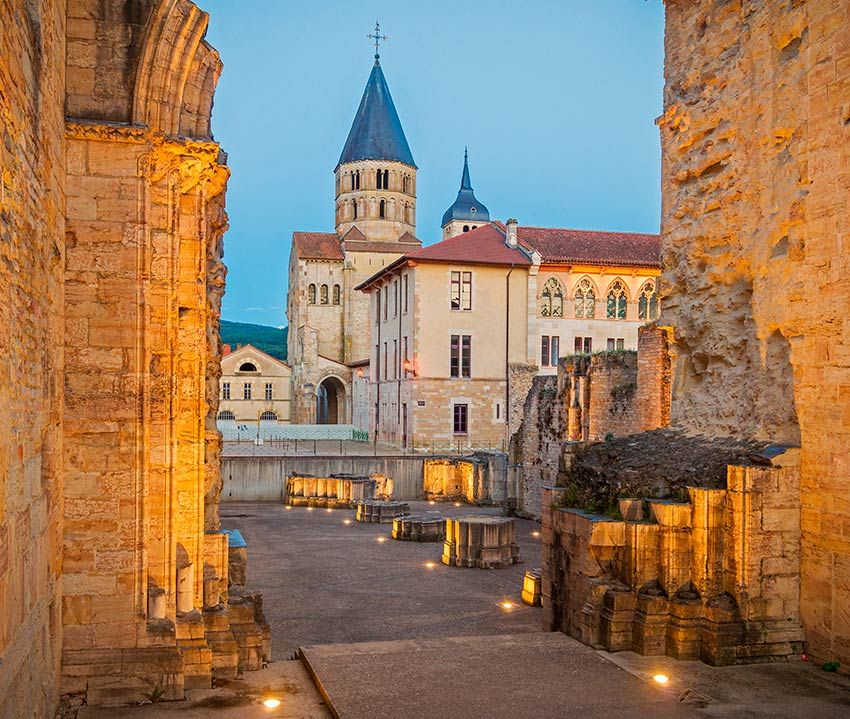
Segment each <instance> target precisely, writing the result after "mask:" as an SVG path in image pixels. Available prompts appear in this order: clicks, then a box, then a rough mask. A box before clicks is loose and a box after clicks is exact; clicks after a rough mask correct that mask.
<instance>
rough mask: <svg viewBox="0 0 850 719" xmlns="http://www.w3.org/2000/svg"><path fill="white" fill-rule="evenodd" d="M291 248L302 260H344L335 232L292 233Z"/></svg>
mask: <svg viewBox="0 0 850 719" xmlns="http://www.w3.org/2000/svg"><path fill="white" fill-rule="evenodd" d="M292 246H293V247H294V248H295V251H296V252H297V253H298V257H300V258H301V259H302V260H342V259H344V257H343V254H342V246H341V245H340V243H339V237H337V236H336V233H335V232H293V233H292Z"/></svg>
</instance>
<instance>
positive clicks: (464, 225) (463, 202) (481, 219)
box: [442, 148, 490, 240]
mask: <svg viewBox="0 0 850 719" xmlns="http://www.w3.org/2000/svg"><path fill="white" fill-rule="evenodd" d="M489 221H490V212H489V210H488V209H487V207H486V206H484V205H483V204H482V203H480V202H479V201H478V200H477V199H475V193H474V192H473V191H472V183H471V182H470V180H469V153H468V152H467V149H466V148H464V149H463V174H462V175H461V178H460V190H458V193H457V199H456V200H455V201H454V204H453V205H452V206H451V207H450V208H449V209H448V210H446V211H445V213H443V223H442V226H443V239H444V240H447V239H448V238H449V237H454V236H455V235H460V234H462V233H464V232H469V231H470V230H474V229H475V228H477V227H479V226H481V225H484V224H486V223H488V222H489Z"/></svg>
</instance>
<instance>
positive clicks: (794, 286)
mask: <svg viewBox="0 0 850 719" xmlns="http://www.w3.org/2000/svg"><path fill="white" fill-rule="evenodd" d="M665 42H666V64H665V74H666V87H665V97H664V105H665V112H664V115H663V117H662V118H661V120H660V123H659V124H660V130H661V142H662V162H663V170H662V178H663V187H662V189H663V210H662V216H663V219H662V222H663V227H662V235H663V243H662V245H663V255H664V256H663V264H664V268H665V270H664V275H663V279H662V291H663V293H664V294H665V295H666V296H665V298H664V305H663V306H664V315H663V318H662V319H663V321H664V322H665V323H667V324H671V325H673V326H674V327H675V330H676V342H675V345H674V349H675V351H676V353H677V359H676V366H675V373H674V374H675V387H674V401H673V407H672V424H673V425H679V426H682V427H684V428H686V429H693V430H695V431H698V432H704V433H706V434H728V435H731V436H744V437H756V438H763V439H775V440H778V441H784V442H791V443H797V442H799V443H800V445H801V448H802V453H801V466H800V471H801V484H800V488H801V530H802V532H801V542H802V564H801V571H802V583H801V597H802V606H801V611H802V618H803V623H804V626H805V630H806V640H807V641H808V646H809V651H810V653H811V654H812V656H814V657H815V658H817V659H824V660H825V659H835V660H839V661H841V662H842V664H843V665H844V666H847V665H850V502H848V500H847V490H848V486H850V485H848V477H850V443H848V441H847V439H848V434H850V410H848V408H850V389H848V388H850V332H848V319H847V307H848V304H850V299H848V298H850V284H848V282H850V280H848V278H850V252H848V248H847V239H846V237H847V232H848V222H849V221H850V206H848V203H850V199H848V194H847V177H848V174H850V111H848V99H850V15H848V13H847V7H846V3H844V2H839V1H838V0H802V1H799V2H773V1H770V0H754V1H750V2H726V3H720V2H714V1H712V0H698V1H690V0H689V1H688V2H685V1H684V0H668V2H667V18H666V41H665Z"/></svg>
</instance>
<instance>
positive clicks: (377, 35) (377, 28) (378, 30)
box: [366, 20, 389, 60]
mask: <svg viewBox="0 0 850 719" xmlns="http://www.w3.org/2000/svg"><path fill="white" fill-rule="evenodd" d="M366 37H367V38H369V39H370V40H374V41H375V59H376V60H377V59H378V58H380V57H381V55H380V53H379V52H378V49H379V46H380V43H381V40H389V38H388V37H387V36H386V35H381V23H380V22H378V21H377V20H375V34H374V35H372V34H371V33H369V34H368V35H367V36H366Z"/></svg>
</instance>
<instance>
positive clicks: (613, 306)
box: [606, 280, 628, 320]
mask: <svg viewBox="0 0 850 719" xmlns="http://www.w3.org/2000/svg"><path fill="white" fill-rule="evenodd" d="M607 299H608V304H607V308H606V316H607V317H608V319H609V320H624V319H626V303H627V302H628V295H627V294H626V287H625V285H624V284H623V283H622V282H621V281H620V280H614V281H613V282H612V283H611V287H609V288H608V298H607Z"/></svg>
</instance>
